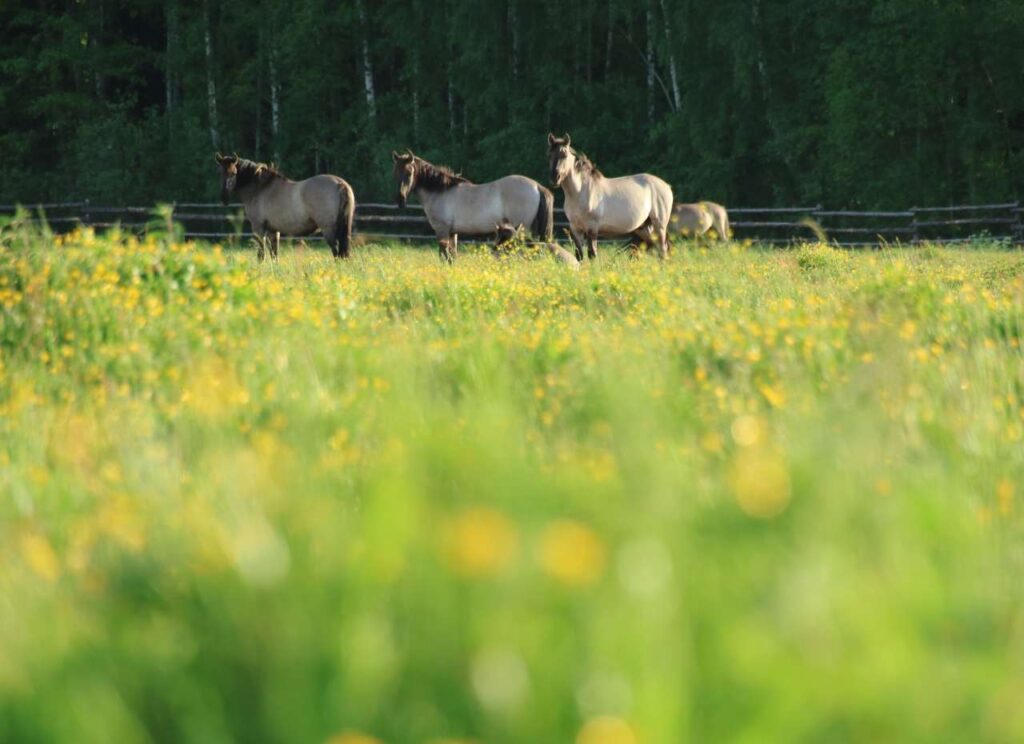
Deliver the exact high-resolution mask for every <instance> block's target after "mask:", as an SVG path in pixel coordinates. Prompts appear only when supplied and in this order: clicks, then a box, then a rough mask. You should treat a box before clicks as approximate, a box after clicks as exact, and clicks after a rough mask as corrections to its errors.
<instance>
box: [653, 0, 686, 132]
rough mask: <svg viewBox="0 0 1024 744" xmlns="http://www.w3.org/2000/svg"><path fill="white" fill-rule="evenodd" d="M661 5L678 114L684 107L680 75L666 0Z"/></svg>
mask: <svg viewBox="0 0 1024 744" xmlns="http://www.w3.org/2000/svg"><path fill="white" fill-rule="evenodd" d="M658 1H659V2H660V3H661V19H662V22H663V23H664V24H665V52H666V54H667V55H668V76H669V83H670V84H671V86H672V104H673V106H674V109H673V110H674V111H676V112H678V111H679V109H680V108H681V107H682V101H681V98H680V95H679V75H678V74H677V73H676V53H675V51H673V49H672V30H671V25H672V24H671V23H670V22H669V17H668V11H667V10H666V9H665V0H658Z"/></svg>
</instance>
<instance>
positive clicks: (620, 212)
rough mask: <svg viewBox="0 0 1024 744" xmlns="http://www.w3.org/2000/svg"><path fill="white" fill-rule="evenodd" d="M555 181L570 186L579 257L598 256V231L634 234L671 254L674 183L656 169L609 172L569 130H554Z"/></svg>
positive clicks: (568, 205) (568, 210)
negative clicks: (653, 172)
mask: <svg viewBox="0 0 1024 744" xmlns="http://www.w3.org/2000/svg"><path fill="white" fill-rule="evenodd" d="M548 159H549V160H550V163H551V181H552V183H554V184H555V186H561V187H562V191H564V192H565V216H566V217H568V218H569V226H570V228H571V233H572V238H573V242H574V243H576V258H578V259H580V260H581V261H582V260H583V247H584V244H585V245H586V248H587V256H588V257H589V258H597V238H598V236H608V237H613V236H622V235H629V236H632V237H634V238H638V239H639V240H640V241H642V242H643V243H644V244H648V245H652V246H657V247H658V248H659V250H660V255H661V257H662V258H667V257H668V223H669V218H670V216H671V213H672V187H670V186H669V185H668V184H667V183H665V182H664V181H663V180H661V179H660V178H658V177H657V176H652V175H651V174H650V173H637V174H635V175H631V176H619V177H618V178H608V177H606V176H605V175H604V174H603V173H602V172H601V171H600V170H599V169H598V167H597V166H596V165H594V163H593V162H591V160H590V158H588V157H587V156H586V155H584V154H583V153H581V152H577V151H576V150H574V149H573V147H572V140H571V139H570V138H569V135H568V134H566V135H565V136H564V137H556V136H555V135H553V134H549V135H548Z"/></svg>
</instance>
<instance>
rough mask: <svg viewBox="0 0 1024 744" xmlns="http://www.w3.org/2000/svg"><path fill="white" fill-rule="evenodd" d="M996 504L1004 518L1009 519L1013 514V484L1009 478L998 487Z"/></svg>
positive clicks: (1003, 480) (1000, 482) (1004, 479)
mask: <svg viewBox="0 0 1024 744" xmlns="http://www.w3.org/2000/svg"><path fill="white" fill-rule="evenodd" d="M996 502H997V504H998V506H999V513H1000V514H1001V515H1002V516H1004V517H1008V516H1009V515H1010V514H1011V513H1012V512H1013V482H1012V481H1011V480H1010V479H1009V478H1003V479H1002V480H1001V481H999V483H998V484H997V485H996Z"/></svg>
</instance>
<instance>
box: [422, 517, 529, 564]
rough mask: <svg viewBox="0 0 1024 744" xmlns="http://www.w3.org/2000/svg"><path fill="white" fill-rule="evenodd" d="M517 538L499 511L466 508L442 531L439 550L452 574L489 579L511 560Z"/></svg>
mask: <svg viewBox="0 0 1024 744" xmlns="http://www.w3.org/2000/svg"><path fill="white" fill-rule="evenodd" d="M518 547H519V536H518V534H517V531H516V528H515V525H513V524H512V522H511V521H510V520H509V519H508V517H506V516H505V515H504V514H502V513H501V512H499V511H496V510H494V509H489V508H486V507H470V508H468V509H464V510H463V511H461V512H459V513H458V514H456V515H455V516H453V517H451V518H450V519H449V520H448V521H447V522H446V524H445V525H444V528H443V530H442V545H441V551H442V555H443V557H444V559H445V561H446V562H447V563H448V565H449V566H450V567H451V569H452V570H453V571H455V572H456V573H458V574H461V575H463V576H471V577H484V576H493V575H495V574H498V573H500V572H501V571H503V570H505V569H506V568H507V567H508V566H509V565H510V564H511V563H512V560H513V559H514V558H515V554H516V551H517V550H518Z"/></svg>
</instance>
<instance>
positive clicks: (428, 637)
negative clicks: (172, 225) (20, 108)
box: [0, 228, 1024, 744]
mask: <svg viewBox="0 0 1024 744" xmlns="http://www.w3.org/2000/svg"><path fill="white" fill-rule="evenodd" d="M55 243H57V244H59V247H57V246H55V245H54V244H55ZM1022 308H1024V261H1022V258H1021V256H1020V255H1018V254H1015V253H1006V252H999V251H987V250H969V251H963V250H961V251H945V250H941V249H934V248H930V247H925V248H922V249H919V250H915V251H913V252H910V251H882V252H876V253H870V254H868V253H864V254H854V255H850V254H845V253H841V252H839V251H835V250H833V249H830V248H827V247H824V246H813V247H804V248H802V249H800V250H796V251H787V252H775V251H759V250H743V249H742V248H741V247H740V246H737V245H732V246H730V247H728V248H723V249H720V250H715V251H705V250H696V249H681V248H677V250H676V252H675V254H674V255H673V257H672V259H671V260H670V261H669V262H668V263H667V264H664V265H663V264H660V263H658V262H656V261H654V260H652V259H645V260H636V261H631V260H628V259H627V258H626V257H624V256H614V255H611V254H609V255H606V256H605V257H604V258H603V259H602V261H601V262H600V263H597V264H588V265H586V266H585V267H583V269H582V270H581V271H579V272H572V271H567V270H564V269H563V268H562V267H559V266H558V265H557V264H554V263H553V262H551V261H548V260H537V261H529V260H521V259H515V258H512V259H508V260H505V261H501V262H499V261H495V260H493V259H492V258H491V257H490V256H489V255H487V254H481V255H473V254H471V253H470V254H469V255H465V256H463V257H462V258H461V259H460V261H459V262H458V264H456V265H455V266H453V267H447V266H444V265H442V264H441V263H440V262H439V261H438V260H437V258H436V257H435V256H434V255H432V254H430V253H426V252H423V251H415V250H410V249H405V248H400V247H394V246H369V247H362V248H359V249H357V251H356V254H355V256H354V258H353V259H352V260H351V261H349V262H347V263H344V264H339V263H336V262H333V261H331V260H330V259H329V258H328V257H327V256H326V255H325V254H324V253H323V252H310V251H304V250H302V249H298V250H293V249H291V248H289V249H287V250H286V252H285V255H284V256H283V258H282V261H281V263H280V265H266V264H265V265H262V266H260V265H257V264H256V263H255V261H254V259H253V257H252V255H251V253H245V254H243V253H241V252H227V253H224V252H221V251H220V250H218V249H211V248H210V247H208V246H202V245H193V244H180V243H178V242H176V241H174V240H171V239H168V240H164V239H149V240H144V241H139V240H137V239H135V238H125V239H121V238H118V237H117V236H111V237H108V238H97V237H95V236H93V235H92V234H91V233H90V232H88V231H85V232H78V233H74V234H70V235H67V236H58V237H57V238H51V237H49V236H46V235H40V234H37V233H34V232H32V231H28V230H22V229H16V228H9V229H7V230H6V231H4V232H2V233H0V554H2V555H3V556H4V560H3V561H0V631H2V632H0V741H3V742H12V744H13V743H14V742H17V744H42V743H44V742H45V743H49V742H67V741H74V742H77V743H80V744H93V743H95V744H109V743H110V742H119V743H124V744H132V743H134V742H176V743H179V742H202V743H203V744H211V743H216V742H246V743H247V744H258V743H260V742H313V743H314V744H319V743H321V742H328V741H329V742H331V744H380V743H381V742H383V743H384V744H406V743H409V744H428V743H429V744H435V743H437V744H439V743H440V742H442V741H444V742H449V744H453V742H454V741H459V742H464V743H466V744H468V743H469V742H478V743H483V742H487V743H488V744H506V743H507V744H522V743H523V742H574V741H575V742H577V744H638V743H639V744H667V743H672V744H676V743H683V742H727V741H749V742H822V743H825V742H827V743H829V744H832V743H833V742H860V741H887V742H888V741H893V742H895V741H898V742H907V743H913V742H921V743H922V744H923V743H925V742H926V743H927V744H935V742H950V743H951V744H952V743H954V742H955V743H956V744H960V743H961V742H1006V743H1007V744H1009V743H1010V742H1019V741H1021V740H1022V739H1024V713H1022V708H1021V706H1020V691H1021V689H1022V688H1021V685H1022V679H1024V678H1022V676H1021V670H1022V668H1024V666H1022V665H1024V645H1022V644H1021V632H1022V631H1021V623H1020V618H1021V599H1022V588H1021V582H1020V580H1019V577H1020V571H1021V568H1022V566H1021V561H1022V552H1021V536H1022V533H1021V518H1022V512H1021V508H1022V505H1021V501H1020V498H1021V495H1022V494H1021V491H1020V488H1021V487H1020V484H1021V483H1022V482H1024V447H1022V446H1021V443H1022V438H1024V377H1022V375H1024V372H1022V370H1024V360H1022V352H1021V339H1022V336H1024V316H1022ZM345 732H347V733H345Z"/></svg>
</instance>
